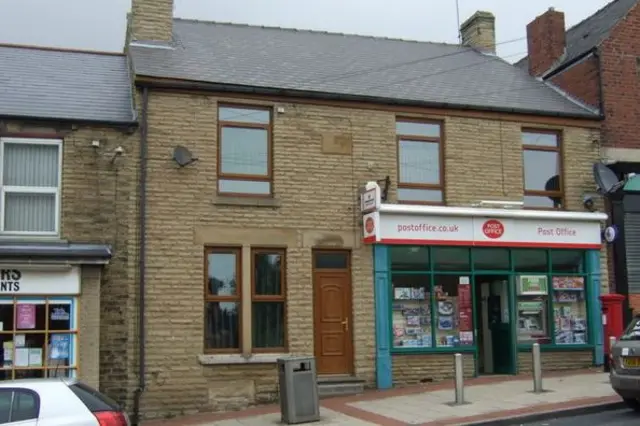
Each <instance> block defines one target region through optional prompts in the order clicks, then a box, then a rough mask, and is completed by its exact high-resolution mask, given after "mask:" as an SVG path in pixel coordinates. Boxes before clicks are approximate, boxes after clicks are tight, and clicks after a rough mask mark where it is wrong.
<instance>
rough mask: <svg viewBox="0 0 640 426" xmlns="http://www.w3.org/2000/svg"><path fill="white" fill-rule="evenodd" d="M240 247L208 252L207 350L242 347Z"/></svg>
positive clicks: (209, 250) (226, 349) (222, 350)
mask: <svg viewBox="0 0 640 426" xmlns="http://www.w3.org/2000/svg"><path fill="white" fill-rule="evenodd" d="M241 258H242V254H241V249H239V248H215V249H208V250H207V252H206V262H207V265H206V270H207V277H206V283H205V297H204V299H205V302H204V303H205V337H204V341H205V342H204V343H205V350H207V351H209V352H239V351H240V321H241V312H240V310H241V300H240V296H241V291H240V289H241V287H242V286H241V284H240V282H241V281H240V270H241V267H240V261H241Z"/></svg>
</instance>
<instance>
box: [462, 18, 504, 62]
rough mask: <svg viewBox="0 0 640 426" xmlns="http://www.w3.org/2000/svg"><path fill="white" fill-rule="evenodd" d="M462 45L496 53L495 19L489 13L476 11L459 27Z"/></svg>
mask: <svg viewBox="0 0 640 426" xmlns="http://www.w3.org/2000/svg"><path fill="white" fill-rule="evenodd" d="M460 37H461V38H462V45H463V46H469V47H473V48H475V49H478V50H481V51H484V52H490V53H493V54H495V53H496V17H495V16H493V13H491V12H484V11H481V10H479V11H477V12H476V13H474V14H473V15H472V16H471V17H470V18H469V19H467V20H466V21H464V22H463V23H462V25H460Z"/></svg>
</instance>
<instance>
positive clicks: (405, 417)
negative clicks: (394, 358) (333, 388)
mask: <svg viewBox="0 0 640 426" xmlns="http://www.w3.org/2000/svg"><path fill="white" fill-rule="evenodd" d="M543 387H544V389H545V392H543V393H541V394H534V393H533V392H532V389H533V384H532V380H531V377H530V376H516V377H510V376H506V377H505V376H493V377H481V378H477V379H471V380H467V382H466V387H465V400H466V401H467V402H468V403H467V404H465V405H461V406H451V405H450V403H451V402H452V401H453V399H454V393H453V384H452V382H442V383H437V384H427V385H421V386H414V387H406V388H399V389H393V390H389V391H369V392H366V393H365V394H363V395H357V396H352V397H343V398H331V399H326V400H323V401H322V403H321V405H322V409H321V417H322V419H321V421H320V422H317V423H313V424H315V425H319V426H320V425H322V426H325V425H327V426H329V425H331V426H333V425H345V426H346V425H351V426H366V425H381V426H401V425H402V426H406V425H422V426H444V425H469V424H474V423H483V422H487V421H489V420H492V421H495V420H499V419H507V418H508V419H511V420H513V421H514V423H509V424H521V423H520V422H519V421H518V417H520V416H523V415H530V414H540V413H545V412H554V411H557V410H561V409H570V408H581V407H590V406H593V405H598V404H609V405H611V404H613V403H619V402H620V399H619V398H618V397H617V396H616V395H615V393H614V392H613V390H612V389H611V386H610V384H609V378H608V375H607V374H605V373H602V372H600V371H596V370H591V371H581V372H572V373H564V374H562V373H560V374H551V373H547V374H546V375H545V378H544V382H543ZM279 422H280V414H279V407H278V406H274V405H271V406H262V407H256V408H251V409H248V410H245V411H242V412H236V413H221V414H202V415H197V416H193V417H189V418H182V419H173V420H165V421H150V422H145V423H143V425H144V426H160V425H163V426H187V425H190V426H196V425H197V426H262V425H275V424H279ZM503 424H504V423H503ZM560 424H562V423H559V425H560Z"/></svg>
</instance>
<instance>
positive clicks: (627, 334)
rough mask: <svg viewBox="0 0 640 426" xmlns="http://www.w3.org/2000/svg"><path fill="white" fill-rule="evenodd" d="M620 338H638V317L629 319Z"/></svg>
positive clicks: (639, 325) (639, 321) (639, 334)
mask: <svg viewBox="0 0 640 426" xmlns="http://www.w3.org/2000/svg"><path fill="white" fill-rule="evenodd" d="M620 340H640V317H637V318H634V319H632V320H631V322H630V323H629V325H627V328H626V329H625V330H624V333H622V336H620Z"/></svg>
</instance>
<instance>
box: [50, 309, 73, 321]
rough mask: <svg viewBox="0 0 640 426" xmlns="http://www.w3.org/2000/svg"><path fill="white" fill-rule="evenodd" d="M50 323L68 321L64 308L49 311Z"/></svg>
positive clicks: (67, 313)
mask: <svg viewBox="0 0 640 426" xmlns="http://www.w3.org/2000/svg"><path fill="white" fill-rule="evenodd" d="M51 321H69V311H67V309H65V308H64V307H55V308H53V309H52V310H51Z"/></svg>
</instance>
